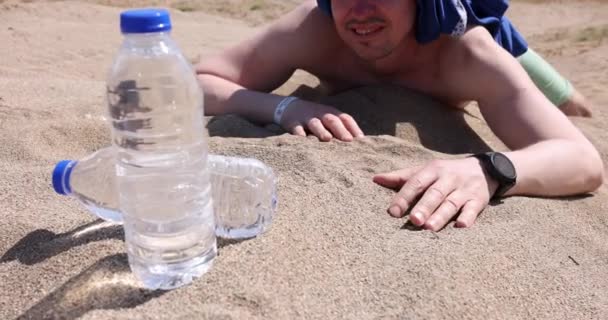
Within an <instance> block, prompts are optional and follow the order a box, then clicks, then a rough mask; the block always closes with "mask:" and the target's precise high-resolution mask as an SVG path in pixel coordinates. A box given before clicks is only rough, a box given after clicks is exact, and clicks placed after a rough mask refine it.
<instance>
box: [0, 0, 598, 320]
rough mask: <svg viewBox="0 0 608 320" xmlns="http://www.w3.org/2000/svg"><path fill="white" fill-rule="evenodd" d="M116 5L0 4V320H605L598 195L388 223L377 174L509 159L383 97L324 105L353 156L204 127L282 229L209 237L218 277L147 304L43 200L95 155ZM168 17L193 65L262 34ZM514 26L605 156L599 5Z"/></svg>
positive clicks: (210, 19) (475, 125) (98, 246)
mask: <svg viewBox="0 0 608 320" xmlns="http://www.w3.org/2000/svg"><path fill="white" fill-rule="evenodd" d="M120 10H121V9H120V8H116V7H110V6H100V5H95V4H92V3H80V2H72V1H69V2H68V1H66V2H63V1H49V2H32V3H29V1H28V3H20V2H15V1H4V2H3V1H0V39H2V42H1V44H0V130H1V131H0V133H1V134H0V146H1V147H0V216H1V217H2V220H1V222H0V319H13V318H20V319H71V318H82V319H168V318H176V319H296V318H303V319H345V318H348V319H446V318H459V319H488V318H489V319H530V318H537V319H606V318H608V277H606V274H608V246H607V243H608V215H607V213H608V201H607V200H608V190H607V189H608V188H606V186H603V187H602V188H601V189H600V190H599V191H597V192H594V193H592V194H588V195H583V196H580V197H570V198H563V199H539V198H526V197H514V198H508V199H506V200H504V201H503V202H502V203H500V204H497V205H493V206H490V207H488V208H487V209H486V210H485V211H484V212H483V214H482V215H481V216H480V218H479V219H478V220H477V223H476V224H475V225H474V226H473V227H472V228H470V229H455V228H453V227H451V226H448V227H447V228H445V229H444V230H443V231H441V232H439V233H432V232H428V231H419V230H416V229H415V228H411V227H410V225H409V224H407V223H406V221H407V220H406V219H394V218H391V217H389V216H388V215H387V214H386V208H387V205H388V203H389V201H390V199H391V196H392V194H393V191H391V190H386V189H383V188H381V187H379V186H377V185H375V184H374V183H372V181H371V177H372V175H373V174H374V173H377V172H382V171H386V170H391V169H397V168H401V167H406V166H410V165H415V164H419V163H422V162H424V161H427V160H429V159H432V158H450V157H458V156H461V155H462V154H465V153H468V152H478V151H482V150H488V149H498V150H502V149H503V148H504V147H503V146H502V144H501V143H500V142H499V141H498V140H497V139H496V137H494V136H493V135H492V133H491V131H490V130H489V128H488V127H487V125H486V124H485V122H484V121H483V119H482V118H481V116H480V115H479V113H478V111H477V110H475V108H474V107H472V108H470V110H469V111H470V114H465V113H460V112H455V111H448V110H446V109H445V108H443V107H442V106H440V105H437V104H436V103H434V102H433V101H431V100H429V99H428V98H426V97H423V96H419V95H416V94H414V93H409V92H406V91H403V90H400V89H397V88H391V87H369V88H362V89H358V90H353V91H349V92H345V93H343V94H340V95H337V96H333V97H320V98H319V99H320V100H321V101H324V102H326V103H330V104H333V105H335V106H337V107H339V108H342V109H344V110H345V111H348V112H351V113H352V114H353V115H354V116H355V117H356V118H357V119H358V120H359V121H360V123H361V125H362V127H363V129H364V130H365V132H366V133H367V134H368V137H367V138H365V139H363V140H360V141H356V142H352V143H342V142H330V143H320V142H318V141H317V140H316V139H315V138H299V137H294V136H290V135H287V134H283V133H280V132H278V133H277V131H276V130H269V129H267V128H262V127H258V126H256V125H253V124H251V123H249V122H247V121H245V120H243V119H240V118H238V117H235V116H223V117H216V118H214V119H209V120H210V123H209V130H210V133H211V135H212V137H211V138H210V140H209V145H210V149H211V151H212V152H213V153H216V154H225V155H237V156H247V157H256V158H258V159H260V160H262V161H264V162H266V163H267V164H268V165H270V166H271V167H272V168H273V169H274V170H275V172H276V173H277V176H278V190H279V191H278V192H279V207H278V213H277V216H276V220H275V222H274V224H273V225H272V229H271V230H270V231H269V232H268V233H266V234H264V235H263V236H261V237H259V238H256V239H251V240H247V241H242V242H226V241H220V249H219V250H220V251H219V252H220V255H219V257H218V258H217V259H216V263H215V266H214V267H213V269H212V270H211V271H210V272H209V273H208V274H206V275H205V276H204V277H202V278H201V279H199V280H197V281H195V282H194V283H193V284H192V285H189V286H187V287H182V288H179V289H177V290H173V291H168V292H162V291H149V290H145V289H143V288H142V287H141V285H140V284H139V283H138V282H137V281H136V280H135V278H134V277H133V275H132V274H131V273H130V272H129V267H128V264H127V259H126V254H125V247H124V235H123V232H122V230H121V228H120V227H119V226H113V225H109V224H107V223H102V222H101V221H98V220H96V219H95V217H93V216H91V215H90V214H89V213H87V212H86V211H85V210H84V209H83V208H82V207H81V206H80V205H79V204H78V203H77V202H76V201H74V200H73V199H69V198H66V197H62V196H59V195H57V194H55V193H54V191H53V190H52V188H51V185H50V172H51V170H52V168H53V166H54V164H55V162H56V161H58V160H60V159H66V158H68V159H69V158H72V159H78V158H80V157H82V156H84V155H86V154H89V153H90V152H92V151H94V150H97V149H99V148H101V147H104V146H106V145H108V143H109V139H108V126H107V123H106V122H105V121H104V120H103V115H104V112H105V108H106V106H105V101H104V88H105V86H104V78H105V75H106V72H107V70H108V68H109V66H110V63H111V61H112V57H113V55H114V53H115V50H116V49H117V47H118V45H119V42H120V35H119V33H118V29H117V22H118V20H117V17H118V13H119V12H120ZM172 14H173V19H174V21H175V31H174V35H175V38H176V40H177V41H178V43H179V44H180V46H181V47H182V48H183V50H184V52H185V53H186V55H187V56H188V57H189V58H190V59H192V60H193V61H194V60H196V59H197V57H198V56H199V55H201V54H202V55H205V54H208V53H210V52H214V51H216V50H219V49H220V48H222V47H224V46H226V45H229V44H231V43H234V42H236V41H238V40H239V39H242V38H244V37H247V36H248V35H251V34H252V32H254V30H255V28H257V27H252V26H251V23H248V22H247V21H236V20H231V19H229V18H226V17H220V16H217V15H215V16H213V15H208V14H205V13H203V12H199V11H195V12H179V11H172ZM509 14H510V16H511V17H512V18H513V20H515V21H516V23H517V24H518V25H520V28H521V29H522V31H523V32H524V34H526V35H528V36H529V39H530V42H531V43H532V45H533V47H534V48H536V49H537V51H539V52H541V53H543V54H546V55H547V59H549V60H550V61H551V62H552V63H554V65H555V66H556V67H557V68H558V69H559V70H560V71H561V72H563V73H564V74H565V75H567V76H568V78H570V79H571V80H572V82H573V83H574V85H575V86H577V87H578V88H580V89H581V91H582V92H583V93H585V94H586V95H587V96H588V97H589V99H590V100H591V101H592V102H593V104H594V105H595V106H596V108H595V117H594V118H593V119H573V121H574V122H575V123H576V124H577V125H578V126H579V127H580V128H581V129H582V130H583V131H584V132H585V134H587V135H588V136H589V137H590V139H592V141H593V142H594V143H595V144H596V145H597V147H598V148H599V150H600V152H601V153H602V156H603V158H604V160H608V131H606V130H605V128H606V126H607V125H608V113H606V112H605V109H604V107H605V106H606V105H608V90H607V89H606V86H605V84H606V83H607V82H608V72H607V70H608V59H606V57H607V56H608V39H606V36H605V35H602V33H601V32H600V33H599V35H596V33H593V32H595V31H593V32H591V34H592V35H595V36H591V37H588V38H585V39H582V36H581V32H583V33H584V32H587V33H589V32H590V31H589V30H587V31H585V28H587V27H590V26H593V27H594V28H596V29H594V30H596V31H597V30H601V29H602V28H604V29H605V28H606V25H607V21H608V4H605V3H603V4H601V3H594V2H584V3H582V4H580V3H571V2H565V1H562V2H559V3H553V2H552V3H550V4H540V5H538V4H530V3H515V4H514V5H513V8H512V10H511V11H510V12H509ZM587 33H584V34H587ZM602 37H603V38H602ZM602 39H603V40H602ZM301 85H305V86H310V87H314V85H315V80H314V79H313V78H311V77H310V76H308V75H306V74H304V73H298V74H297V75H296V76H294V77H293V78H292V79H291V80H290V82H289V83H287V84H286V85H285V86H284V87H282V88H280V89H279V90H278V92H280V93H285V94H288V93H291V92H292V91H294V90H295V89H297V88H298V87H299V86H301ZM302 88H303V89H306V87H302ZM306 91H307V90H301V91H299V92H301V93H302V92H304V93H303V94H304V95H306V93H305V92H306ZM404 106H407V107H404ZM396 110H399V111H396ZM270 129H272V128H270Z"/></svg>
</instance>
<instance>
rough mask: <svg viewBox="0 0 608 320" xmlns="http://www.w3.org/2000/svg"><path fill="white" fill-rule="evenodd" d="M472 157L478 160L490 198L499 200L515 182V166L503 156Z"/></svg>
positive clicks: (494, 153) (482, 154) (489, 154)
mask: <svg viewBox="0 0 608 320" xmlns="http://www.w3.org/2000/svg"><path fill="white" fill-rule="evenodd" d="M473 156H474V157H475V158H477V160H479V164H480V166H481V168H482V170H483V172H484V175H485V176H486V181H487V182H488V188H489V191H490V196H491V198H500V197H502V196H503V195H504V194H505V193H506V192H507V191H509V189H511V188H512V187H513V186H515V183H516V181H517V173H516V172H515V166H514V165H513V163H512V162H511V160H510V159H509V157H507V156H506V155H505V154H503V153H500V152H488V153H481V154H475V155H473Z"/></svg>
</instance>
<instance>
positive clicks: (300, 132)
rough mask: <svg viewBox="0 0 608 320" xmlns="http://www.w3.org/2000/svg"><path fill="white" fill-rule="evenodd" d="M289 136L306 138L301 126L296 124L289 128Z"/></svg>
mask: <svg viewBox="0 0 608 320" xmlns="http://www.w3.org/2000/svg"><path fill="white" fill-rule="evenodd" d="M291 134H293V135H296V136H302V137H306V130H304V127H303V126H302V125H301V124H297V125H295V126H293V127H292V128H291Z"/></svg>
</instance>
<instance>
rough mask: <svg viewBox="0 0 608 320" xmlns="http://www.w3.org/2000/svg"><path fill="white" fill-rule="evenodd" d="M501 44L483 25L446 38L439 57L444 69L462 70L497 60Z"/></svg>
mask: <svg viewBox="0 0 608 320" xmlns="http://www.w3.org/2000/svg"><path fill="white" fill-rule="evenodd" d="M500 49H501V48H500V46H498V44H497V43H496V42H495V41H494V39H493V38H492V36H491V35H490V33H489V32H488V31H487V30H486V29H485V28H483V27H481V26H476V27H472V28H469V29H468V30H467V31H466V32H465V33H464V34H463V35H462V36H459V37H450V38H448V39H446V40H445V42H444V44H443V46H442V48H441V54H440V57H439V63H440V64H441V66H442V70H446V71H461V70H463V69H470V68H474V67H476V66H480V65H483V64H486V63H488V62H490V61H491V60H495V59H496V58H497V56H496V53H497V50H500Z"/></svg>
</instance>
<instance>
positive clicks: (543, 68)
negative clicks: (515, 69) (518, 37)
mask: <svg viewBox="0 0 608 320" xmlns="http://www.w3.org/2000/svg"><path fill="white" fill-rule="evenodd" d="M517 60H519V63H520V64H521V65H522V66H523V67H524V69H525V70H526V72H527V73H528V75H529V76H530V78H531V79H532V81H533V82H534V83H535V84H536V86H537V87H538V88H539V89H540V91H542V92H543V93H544V94H545V96H546V97H547V98H548V99H549V100H550V101H551V102H552V103H553V104H554V105H556V106H560V105H561V104H563V103H564V102H566V101H567V100H568V99H569V98H570V96H571V95H572V92H573V88H572V84H570V82H569V81H568V80H566V79H565V78H564V77H562V76H561V75H560V74H559V73H558V72H557V71H556V70H555V69H554V68H553V67H552V66H551V65H550V64H549V63H548V62H547V61H545V60H544V59H543V58H542V57H541V56H539V55H538V54H537V53H536V52H534V50H532V48H528V51H527V52H526V53H524V54H522V55H521V56H519V58H517Z"/></svg>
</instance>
